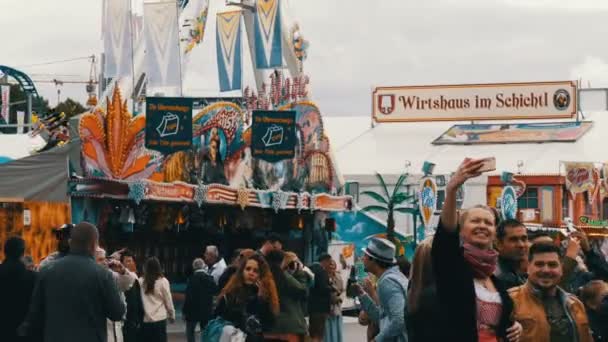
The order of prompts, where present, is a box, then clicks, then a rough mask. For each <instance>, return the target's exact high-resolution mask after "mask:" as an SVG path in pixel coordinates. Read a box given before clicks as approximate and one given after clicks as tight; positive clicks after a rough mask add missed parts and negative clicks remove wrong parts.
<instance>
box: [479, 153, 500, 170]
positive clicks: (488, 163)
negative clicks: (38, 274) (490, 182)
mask: <svg viewBox="0 0 608 342" xmlns="http://www.w3.org/2000/svg"><path fill="white" fill-rule="evenodd" d="M481 160H482V164H481V167H480V168H479V170H478V171H479V172H490V171H496V158H495V157H490V158H483V159H481Z"/></svg>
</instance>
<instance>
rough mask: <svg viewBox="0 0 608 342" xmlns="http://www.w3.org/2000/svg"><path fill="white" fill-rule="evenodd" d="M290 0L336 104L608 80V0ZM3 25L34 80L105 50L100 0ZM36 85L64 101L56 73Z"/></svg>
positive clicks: (317, 75) (64, 4) (62, 1)
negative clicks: (416, 93) (381, 90)
mask: <svg viewBox="0 0 608 342" xmlns="http://www.w3.org/2000/svg"><path fill="white" fill-rule="evenodd" d="M211 1H214V2H215V1H218V2H222V3H223V2H224V1H225V0H211ZM290 2H291V9H292V12H293V13H291V17H294V18H296V19H297V20H298V21H299V22H300V24H301V25H300V26H301V28H302V32H303V34H304V36H305V38H306V39H308V40H309V41H310V44H311V45H310V49H309V58H308V60H307V61H306V64H305V70H306V72H307V73H308V74H309V76H310V77H311V86H312V91H313V94H314V100H316V101H317V102H318V104H319V105H320V107H321V110H322V112H323V113H324V114H326V115H370V99H371V89H372V87H373V86H375V85H422V84H449V83H484V82H515V81H517V82H522V81H550V80H564V79H578V78H583V80H584V84H585V85H587V82H591V85H592V86H606V85H608V44H607V43H606V40H607V38H606V37H608V25H606V24H605V23H606V20H607V19H608V1H605V0H576V1H565V0H424V1H414V0H378V1H369V0H351V1H346V0H290ZM0 32H2V35H1V37H2V48H1V49H0V64H4V65H8V66H13V67H18V68H20V69H21V70H23V71H25V72H27V73H29V74H31V75H32V78H33V79H35V80H48V79H52V78H53V76H52V75H76V76H58V77H57V78H60V79H65V80H68V79H76V80H86V79H88V74H89V64H88V63H87V61H86V60H84V61H79V62H71V63H65V64H54V65H48V66H27V65H30V64H37V63H44V62H47V61H53V60H61V59H71V58H75V57H83V56H87V55H91V54H99V53H100V52H101V47H102V41H101V0H53V1H49V0H0ZM213 77H217V76H216V75H213ZM37 86H38V89H39V90H40V92H41V93H42V94H43V95H44V96H45V97H47V98H49V99H50V100H51V103H54V102H55V99H56V96H57V95H56V90H55V87H54V86H53V85H50V84H47V83H39V84H37ZM66 96H71V97H75V98H77V99H78V100H80V101H83V102H84V101H85V99H86V94H85V91H84V85H64V86H63V87H62V97H63V98H65V97H66Z"/></svg>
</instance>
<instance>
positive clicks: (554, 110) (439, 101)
mask: <svg viewBox="0 0 608 342" xmlns="http://www.w3.org/2000/svg"><path fill="white" fill-rule="evenodd" d="M372 103H373V108H372V115H373V117H374V119H375V120H376V121H377V122H401V121H469V120H503V119H547V118H571V117H573V116H574V115H575V114H576V111H577V90H576V83H575V82H573V81H563V82H534V83H504V84H502V83H499V84H473V85H446V86H411V87H410V86H408V87H377V88H375V89H374V91H373V94H372Z"/></svg>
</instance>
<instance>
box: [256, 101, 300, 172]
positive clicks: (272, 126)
mask: <svg viewBox="0 0 608 342" xmlns="http://www.w3.org/2000/svg"><path fill="white" fill-rule="evenodd" d="M295 130H296V112H295V111H269V110H257V111H254V112H253V125H252V132H253V133H252V138H251V147H252V148H253V157H255V158H260V159H262V160H265V161H267V162H270V163H275V162H278V161H281V160H284V159H290V158H293V157H294V154H295V143H296V132H295Z"/></svg>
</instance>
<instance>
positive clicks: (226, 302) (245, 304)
mask: <svg viewBox="0 0 608 342" xmlns="http://www.w3.org/2000/svg"><path fill="white" fill-rule="evenodd" d="M279 311H280V306H279V295H278V292H277V287H276V284H275V282H274V278H273V277H272V273H271V271H270V268H269V266H268V263H266V261H265V260H264V257H262V256H261V255H259V254H254V255H251V256H249V257H248V258H246V259H244V260H242V261H241V264H240V266H239V270H238V271H237V272H236V274H234V275H233V276H232V277H231V278H230V281H228V284H226V286H225V287H224V289H223V290H222V292H220V295H219V297H218V304H217V308H216V314H217V315H218V316H219V317H221V318H223V319H224V320H226V321H228V322H230V323H232V324H233V325H234V326H235V327H236V328H238V329H240V330H242V331H243V332H244V333H245V334H247V340H246V341H247V342H258V341H264V337H263V332H265V331H268V330H269V329H270V328H272V326H273V324H274V320H275V316H276V315H277V314H278V313H279Z"/></svg>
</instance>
